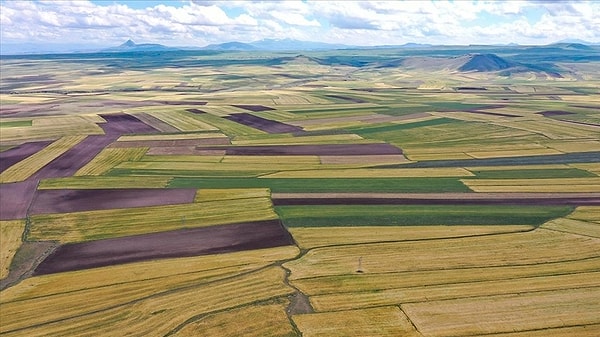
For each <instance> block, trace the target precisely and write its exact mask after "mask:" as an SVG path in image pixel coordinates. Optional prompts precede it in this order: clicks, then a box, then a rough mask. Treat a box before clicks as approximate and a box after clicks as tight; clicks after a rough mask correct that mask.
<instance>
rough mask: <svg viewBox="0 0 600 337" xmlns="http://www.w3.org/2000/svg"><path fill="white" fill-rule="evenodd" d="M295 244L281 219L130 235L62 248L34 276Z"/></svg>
mask: <svg viewBox="0 0 600 337" xmlns="http://www.w3.org/2000/svg"><path fill="white" fill-rule="evenodd" d="M286 245H293V240H292V237H291V235H290V234H289V233H288V232H287V231H286V230H285V229H284V227H283V225H282V224H281V222H280V221H279V220H267V221H258V222H248V223H237V224H230V225H221V226H211V227H203V228H193V229H180V230H174V231H168V232H161V233H151V234H142V235H134V236H127V237H121V238H115V239H105V240H97V241H90V242H81V243H72V244H65V245H62V246H60V247H58V248H57V249H56V250H55V251H54V252H53V253H52V254H51V255H50V256H48V257H47V258H46V259H45V260H44V261H43V262H42V263H40V265H39V266H38V267H37V268H36V270H35V272H34V275H43V274H52V273H59V272H65V271H71V270H80V269H87V268H95V267H102V266H110V265H116V264H123V263H130V262H137V261H146V260H155V259H162V258H175V257H187V256H198V255H207V254H218V253H227V252H236V251H243V250H251V249H261V248H270V247H278V246H286Z"/></svg>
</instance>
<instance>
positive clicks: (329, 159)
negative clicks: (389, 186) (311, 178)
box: [320, 154, 408, 166]
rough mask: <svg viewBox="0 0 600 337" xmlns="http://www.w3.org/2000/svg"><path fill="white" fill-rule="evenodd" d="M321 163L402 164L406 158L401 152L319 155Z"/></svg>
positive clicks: (406, 160)
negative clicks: (365, 154) (390, 153)
mask: <svg viewBox="0 0 600 337" xmlns="http://www.w3.org/2000/svg"><path fill="white" fill-rule="evenodd" d="M320 159H321V163H322V164H356V165H364V166H373V165H392V164H404V163H406V162H408V159H406V157H404V156H403V155H401V154H392V155H373V156H320Z"/></svg>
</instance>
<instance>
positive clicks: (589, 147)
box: [545, 140, 600, 165]
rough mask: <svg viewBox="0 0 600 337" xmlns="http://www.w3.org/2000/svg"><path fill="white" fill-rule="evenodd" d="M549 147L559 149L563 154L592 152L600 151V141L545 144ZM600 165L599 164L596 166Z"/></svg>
mask: <svg viewBox="0 0 600 337" xmlns="http://www.w3.org/2000/svg"><path fill="white" fill-rule="evenodd" d="M545 145H546V146H548V147H551V148H554V149H557V150H558V151H561V152H569V153H570V152H591V151H600V141H597V140H577V141H572V142H568V141H560V142H556V141H554V142H548V143H546V144H545ZM596 165H598V164H596Z"/></svg>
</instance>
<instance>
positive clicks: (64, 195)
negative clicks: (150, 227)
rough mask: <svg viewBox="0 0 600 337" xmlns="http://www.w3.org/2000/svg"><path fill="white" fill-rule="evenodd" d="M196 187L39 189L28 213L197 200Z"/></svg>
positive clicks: (170, 203)
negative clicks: (195, 198)
mask: <svg viewBox="0 0 600 337" xmlns="http://www.w3.org/2000/svg"><path fill="white" fill-rule="evenodd" d="M195 196H196V189H189V188H188V189H143V188H140V189H97V190H68V189H67V190H39V191H37V193H36V195H35V198H34V199H33V202H32V203H31V208H30V209H29V214H31V215H35V214H50V213H70V212H82V211H93V210H105V209H115V208H132V207H147V206H161V205H175V204H186V203H192V202H194V197H195Z"/></svg>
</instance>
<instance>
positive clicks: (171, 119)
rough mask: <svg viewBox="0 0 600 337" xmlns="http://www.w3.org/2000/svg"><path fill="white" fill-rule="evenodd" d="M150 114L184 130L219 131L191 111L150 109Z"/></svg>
mask: <svg viewBox="0 0 600 337" xmlns="http://www.w3.org/2000/svg"><path fill="white" fill-rule="evenodd" d="M147 113H148V114H149V115H151V116H153V117H156V118H158V119H160V120H161V121H163V122H165V123H167V124H170V125H172V126H174V127H175V128H177V129H179V130H181V131H183V132H189V131H218V130H219V129H217V128H216V127H214V126H212V125H210V124H208V123H205V122H203V121H200V120H198V119H196V118H195V117H194V116H192V115H191V113H185V112H176V111H148V112H147Z"/></svg>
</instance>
